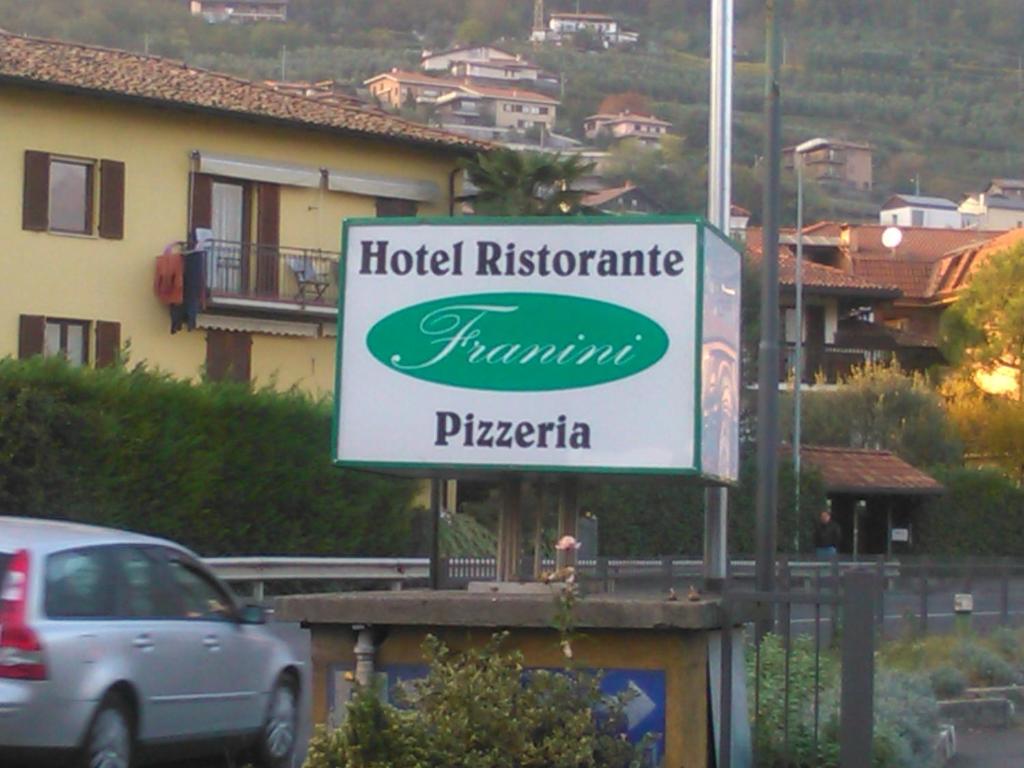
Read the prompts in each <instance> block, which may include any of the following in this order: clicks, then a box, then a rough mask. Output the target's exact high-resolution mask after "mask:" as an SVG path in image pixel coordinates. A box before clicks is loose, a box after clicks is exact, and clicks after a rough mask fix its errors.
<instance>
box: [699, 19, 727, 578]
mask: <svg viewBox="0 0 1024 768" xmlns="http://www.w3.org/2000/svg"><path fill="white" fill-rule="evenodd" d="M732 35H733V0H712V2H711V103H710V105H709V107H710V114H709V121H708V125H709V129H708V154H709V157H708V220H709V221H710V222H711V223H712V224H714V225H715V226H716V227H718V228H719V229H720V230H722V231H723V232H725V233H726V234H728V233H729V217H730V213H731V209H732V184H731V181H732V179H731V174H732V47H733V46H732ZM728 508H729V492H728V489H726V488H708V489H707V490H706V491H705V492H704V579H705V582H706V583H707V584H708V585H709V586H717V585H719V584H721V583H722V582H724V580H725V578H726V575H727V571H728V566H729V560H728V543H727V539H726V534H727V531H728Z"/></svg>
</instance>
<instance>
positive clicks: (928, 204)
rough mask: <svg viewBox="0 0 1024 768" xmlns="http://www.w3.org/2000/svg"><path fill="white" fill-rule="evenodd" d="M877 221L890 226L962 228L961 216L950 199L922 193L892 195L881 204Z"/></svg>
mask: <svg viewBox="0 0 1024 768" xmlns="http://www.w3.org/2000/svg"><path fill="white" fill-rule="evenodd" d="M878 223H879V224H885V225H887V226H890V227H930V228H935V229H962V228H963V216H962V215H961V214H960V211H959V210H957V205H956V203H954V202H953V201H952V200H947V199H946V198H944V197H926V196H924V195H893V196H892V197H890V198H889V199H888V200H886V201H885V204H884V205H883V206H882V209H881V211H880V212H879V214H878Z"/></svg>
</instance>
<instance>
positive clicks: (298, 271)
mask: <svg viewBox="0 0 1024 768" xmlns="http://www.w3.org/2000/svg"><path fill="white" fill-rule="evenodd" d="M288 268H289V269H291V271H292V274H294V275H295V284H296V286H298V289H299V290H298V292H297V293H296V294H295V298H296V299H298V300H299V301H300V302H302V303H306V302H307V301H322V300H323V297H324V292H325V291H326V290H327V289H328V288H329V287H330V285H331V278H330V276H329V275H325V274H322V273H321V272H318V271H317V269H316V266H315V265H314V264H313V262H312V261H310V260H309V259H307V258H303V257H301V256H293V257H291V258H289V259H288Z"/></svg>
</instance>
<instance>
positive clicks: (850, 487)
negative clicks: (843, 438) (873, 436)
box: [800, 445, 945, 495]
mask: <svg viewBox="0 0 1024 768" xmlns="http://www.w3.org/2000/svg"><path fill="white" fill-rule="evenodd" d="M800 457H801V460H802V461H803V462H804V463H805V464H808V465H810V466H812V467H814V468H815V469H817V470H818V471H819V472H820V473H821V476H822V479H823V480H824V481H825V488H826V490H827V491H828V492H829V493H862V494H865V495H879V494H907V495H934V494H940V493H943V492H944V491H945V488H944V487H943V485H942V483H940V482H939V481H937V480H936V479H935V478H933V477H932V476H931V475H928V474H926V473H924V472H922V471H921V470H919V469H917V468H916V467H913V466H911V465H910V464H908V463H907V462H905V461H904V460H903V459H901V458H900V457H899V456H897V455H896V454H894V453H891V452H890V451H870V450H865V449H861V448H832V447H826V446H819V445H805V446H803V447H802V448H801V449H800Z"/></svg>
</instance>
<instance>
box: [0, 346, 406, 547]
mask: <svg viewBox="0 0 1024 768" xmlns="http://www.w3.org/2000/svg"><path fill="white" fill-rule="evenodd" d="M330 421H331V414H330V408H329V405H328V404H327V403H325V402H320V403H314V402H312V401H311V400H310V399H309V398H308V397H306V396H304V395H302V394H300V393H294V392H293V393H285V394H280V393H275V392H272V391H269V390H259V391H251V390H250V389H249V388H248V387H246V386H244V385H239V384H226V383H224V384H222V383H201V384H195V385H193V384H189V383H186V382H182V381H178V380H175V379H172V378H170V377H168V376H165V375H161V374H158V373H154V372H152V371H149V370H146V369H145V368H143V367H136V368H134V369H132V370H127V369H121V368H111V369H105V370H99V371H93V370H88V369H76V368H71V367H69V366H68V365H66V364H65V363H64V362H62V361H59V360H53V359H45V360H44V359H34V360H31V361H27V362H22V361H15V360H11V359H2V360H0V514H12V515H28V516H38V517H54V518H64V519H72V520H80V521H86V522H91V523H98V524H102V525H111V526H116V527H123V528H128V529H132V530H136V531H142V532H146V533H151V534H156V535H160V536H166V537H168V538H171V539H174V540H176V541H179V542H181V543H183V544H185V545H187V546H189V547H191V548H193V549H195V550H196V551H198V552H199V553H200V554H203V555H207V556H212V555H225V554H234V555H245V554H309V555H327V554H335V555H343V554H360V555H385V554H388V555H391V554H395V555H397V554H405V553H407V552H408V548H409V545H410V537H411V535H412V534H413V533H414V532H413V531H412V530H411V528H412V516H411V515H410V514H409V513H408V511H407V510H408V508H409V505H410V501H411V498H412V494H413V492H414V486H413V484H412V483H410V482H407V481H400V480H394V479H389V478H382V477H377V476H373V475H367V474H362V473H351V472H344V471H341V470H338V469H336V468H335V467H333V466H332V464H331V461H330Z"/></svg>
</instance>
